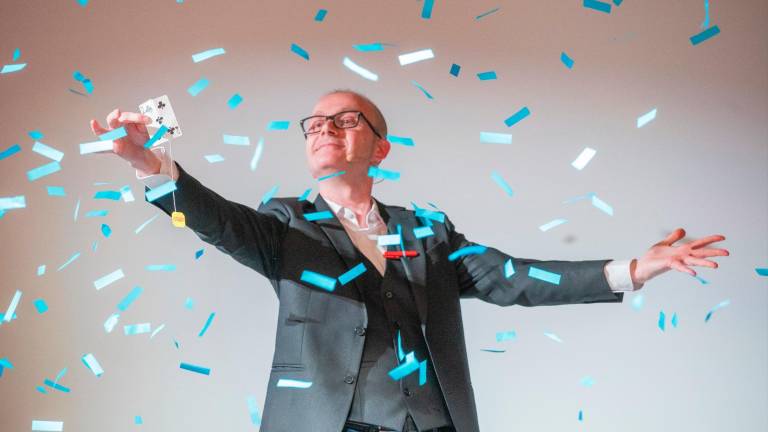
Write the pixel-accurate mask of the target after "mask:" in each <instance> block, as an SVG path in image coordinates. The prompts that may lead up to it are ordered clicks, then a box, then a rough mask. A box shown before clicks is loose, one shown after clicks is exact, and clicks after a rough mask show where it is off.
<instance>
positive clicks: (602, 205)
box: [592, 195, 613, 216]
mask: <svg viewBox="0 0 768 432" xmlns="http://www.w3.org/2000/svg"><path fill="white" fill-rule="evenodd" d="M592 205H593V206H595V207H597V208H598V209H600V210H601V211H602V212H603V213H605V214H607V215H608V216H613V207H611V206H610V205H609V204H608V203H606V202H605V201H603V200H601V199H600V198H598V197H597V195H592Z"/></svg>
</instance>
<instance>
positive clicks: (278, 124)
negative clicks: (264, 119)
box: [267, 120, 291, 130]
mask: <svg viewBox="0 0 768 432" xmlns="http://www.w3.org/2000/svg"><path fill="white" fill-rule="evenodd" d="M290 124H291V122H290V121H288V120H280V121H271V122H269V125H267V130H286V129H288V127H289V126H290Z"/></svg>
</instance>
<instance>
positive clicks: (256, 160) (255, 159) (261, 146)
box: [251, 137, 264, 171]
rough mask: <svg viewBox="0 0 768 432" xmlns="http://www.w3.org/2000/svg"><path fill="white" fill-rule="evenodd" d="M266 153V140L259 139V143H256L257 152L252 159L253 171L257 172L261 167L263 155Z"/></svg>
mask: <svg viewBox="0 0 768 432" xmlns="http://www.w3.org/2000/svg"><path fill="white" fill-rule="evenodd" d="M263 152H264V138H263V137H259V142H258V143H256V150H254V152H253V157H252V158H251V171H256V167H257V166H258V165H259V160H260V159H261V154H262V153H263Z"/></svg>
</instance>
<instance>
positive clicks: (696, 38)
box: [691, 26, 720, 46]
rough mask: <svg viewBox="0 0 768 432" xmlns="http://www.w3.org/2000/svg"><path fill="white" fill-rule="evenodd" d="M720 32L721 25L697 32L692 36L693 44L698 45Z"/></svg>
mask: <svg viewBox="0 0 768 432" xmlns="http://www.w3.org/2000/svg"><path fill="white" fill-rule="evenodd" d="M719 34H720V27H718V26H712V27H710V28H708V29H706V30H704V31H703V32H701V33H697V34H695V35H693V36H691V44H692V45H694V46H695V45H698V44H700V43H702V42H704V41H706V40H708V39H711V38H713V37H715V36H717V35H719Z"/></svg>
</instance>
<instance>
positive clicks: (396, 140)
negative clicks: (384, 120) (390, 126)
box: [387, 134, 414, 147]
mask: <svg viewBox="0 0 768 432" xmlns="http://www.w3.org/2000/svg"><path fill="white" fill-rule="evenodd" d="M387 141H389V142H390V143H392V144H400V145H404V146H407V147H413V146H414V143H413V138H409V137H401V136H397V135H389V134H388V135H387Z"/></svg>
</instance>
